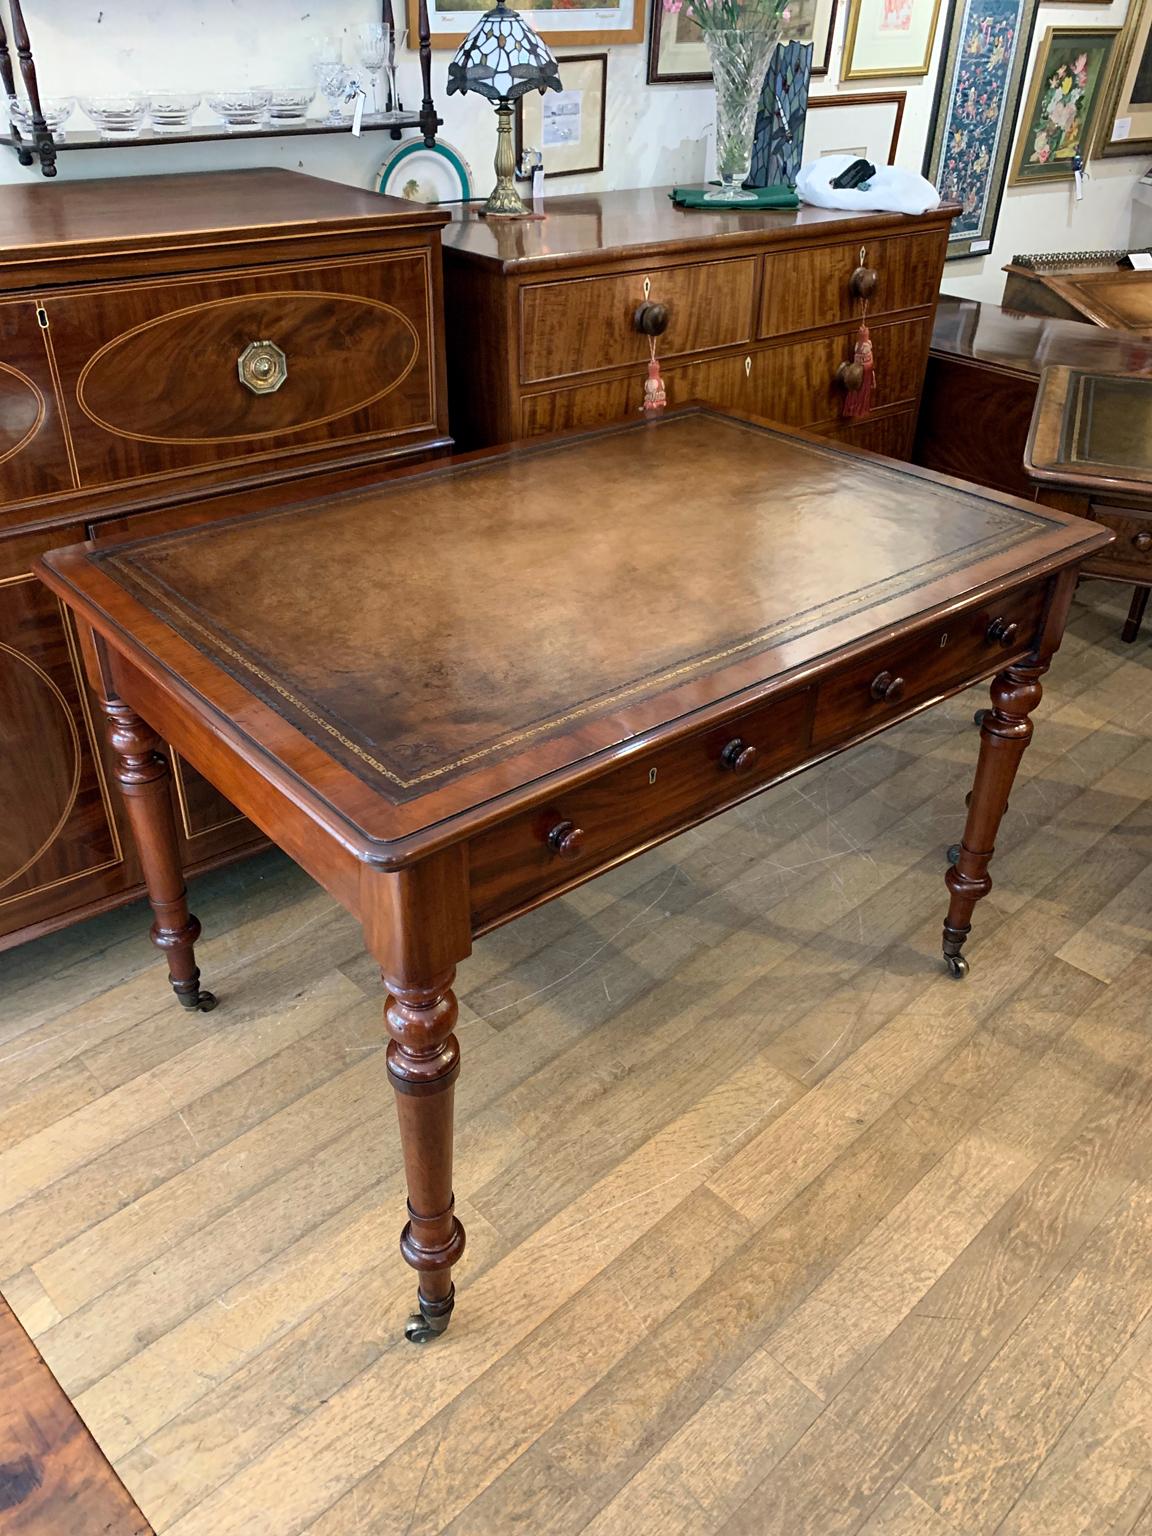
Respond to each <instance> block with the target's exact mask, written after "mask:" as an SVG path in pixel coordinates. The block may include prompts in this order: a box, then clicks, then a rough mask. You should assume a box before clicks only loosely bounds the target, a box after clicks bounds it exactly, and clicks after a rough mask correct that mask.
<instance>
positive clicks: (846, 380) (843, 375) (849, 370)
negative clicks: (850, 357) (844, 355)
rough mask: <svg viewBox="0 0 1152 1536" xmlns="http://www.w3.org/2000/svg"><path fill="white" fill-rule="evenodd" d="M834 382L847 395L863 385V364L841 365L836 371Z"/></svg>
mask: <svg viewBox="0 0 1152 1536" xmlns="http://www.w3.org/2000/svg"><path fill="white" fill-rule="evenodd" d="M836 382H837V384H839V385H840V387H841V389H844V390H846V391H847V392H848V393H849V394H851V393H852V391H853V390H855V389H859V388H860V386H861V385H862V384H863V383H864V364H863V363H841V364H840V366H839V368H837V370H836Z"/></svg>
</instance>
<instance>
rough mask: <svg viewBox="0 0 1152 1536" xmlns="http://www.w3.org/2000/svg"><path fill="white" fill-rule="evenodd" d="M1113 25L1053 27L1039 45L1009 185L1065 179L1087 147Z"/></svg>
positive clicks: (1113, 39)
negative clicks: (1076, 158) (1077, 157)
mask: <svg viewBox="0 0 1152 1536" xmlns="http://www.w3.org/2000/svg"><path fill="white" fill-rule="evenodd" d="M1117 35H1118V34H1117V30H1116V28H1114V27H1049V28H1048V31H1047V32H1046V33H1045V34H1044V41H1043V42H1042V43H1041V45H1040V52H1039V54H1038V55H1037V59H1036V72H1035V74H1034V75H1033V76H1032V86H1031V89H1030V91H1029V93H1028V105H1027V107H1025V109H1024V116H1023V118H1022V119H1021V122H1020V134H1019V137H1018V139H1017V141H1016V160H1015V164H1014V165H1013V168H1012V179H1011V184H1012V185H1013V186H1014V187H1015V186H1022V185H1026V184H1027V183H1029V182H1033V181H1066V180H1068V178H1069V177H1071V175H1072V164H1073V161H1074V159H1075V157H1076V156H1077V155H1080V156H1081V157H1082V158H1083V159H1084V160H1087V158H1088V145H1089V143H1090V137H1089V136H1090V134H1091V132H1092V126H1093V122H1094V119H1095V114H1096V108H1097V104H1098V102H1099V99H1100V88H1101V86H1102V85H1103V83H1104V80H1105V77H1106V75H1107V71H1108V61H1109V59H1110V58H1111V56H1112V49H1113V46H1114V44H1115V42H1116V38H1117Z"/></svg>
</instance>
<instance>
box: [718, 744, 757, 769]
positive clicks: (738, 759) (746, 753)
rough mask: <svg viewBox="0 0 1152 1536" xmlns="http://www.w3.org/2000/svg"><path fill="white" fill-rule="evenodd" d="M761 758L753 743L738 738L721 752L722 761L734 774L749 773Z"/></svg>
mask: <svg viewBox="0 0 1152 1536" xmlns="http://www.w3.org/2000/svg"><path fill="white" fill-rule="evenodd" d="M759 756H760V754H759V752H757V750H756V748H755V747H754V746H752V745H751V743H749V742H747V741H743V740H742V739H741V738H740V737H739V736H736V737H734V738H733V740H732V741H730V742H729V743H728V745H727V746H726V747H725V748H724V750H723V752H721V754H720V761H721V763H722V764H723V766H724V767H725V768H727V769H729V770H730V771H731V772H732V773H747V772H748V770H749V768H751V767H752V766H753V764H754V763H755V761H756V759H757V758H758V757H759Z"/></svg>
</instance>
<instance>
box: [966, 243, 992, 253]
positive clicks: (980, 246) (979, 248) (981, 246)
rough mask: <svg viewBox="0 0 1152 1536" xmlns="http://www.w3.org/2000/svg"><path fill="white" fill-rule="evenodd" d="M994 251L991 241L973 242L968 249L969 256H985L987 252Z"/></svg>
mask: <svg viewBox="0 0 1152 1536" xmlns="http://www.w3.org/2000/svg"><path fill="white" fill-rule="evenodd" d="M991 249H992V242H991V240H973V242H972V244H971V245H970V246H969V247H968V254H969V256H983V255H984V253H985V252H986V251H990V250H991Z"/></svg>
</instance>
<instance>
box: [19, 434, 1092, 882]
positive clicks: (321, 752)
mask: <svg viewBox="0 0 1152 1536" xmlns="http://www.w3.org/2000/svg"><path fill="white" fill-rule="evenodd" d="M1107 538H1108V535H1107V533H1106V532H1102V531H1101V530H1099V529H1097V528H1095V527H1094V526H1093V525H1091V524H1089V523H1087V522H1084V521H1082V520H1080V519H1077V518H1071V517H1069V516H1067V515H1066V514H1063V513H1060V512H1056V511H1053V510H1051V509H1048V508H1040V507H1038V506H1035V505H1029V504H1028V503H1025V502H1022V501H1017V500H1014V499H1012V498H1009V497H1002V496H996V495H994V494H989V493H985V492H980V491H977V490H975V489H972V488H962V487H961V486H960V485H959V484H958V483H955V482H950V481H947V480H945V479H943V478H941V477H937V476H933V475H931V474H930V473H929V472H927V471H923V470H916V469H913V468H911V467H910V466H907V465H902V464H896V463H893V462H889V461H887V460H883V459H880V458H878V457H875V456H871V455H864V456H860V455H857V454H853V453H851V452H849V451H848V450H846V449H843V448H841V447H838V446H836V445H833V444H825V443H822V442H820V441H819V440H816V439H811V438H804V437H802V436H796V435H793V434H790V433H783V432H779V431H776V430H773V429H769V428H767V427H764V426H762V425H759V424H755V423H753V422H750V421H747V420H742V419H739V418H736V417H731V416H724V415H721V414H720V413H717V412H713V411H710V410H707V409H702V408H690V409H688V410H686V411H683V412H677V413H669V414H668V415H667V416H665V417H664V418H663V419H662V420H659V421H655V422H644V421H640V422H636V423H625V424H622V425H620V426H617V427H610V428H605V429H602V430H599V431H596V432H592V433H584V434H581V435H578V436H576V437H572V438H568V439H564V438H559V439H550V440H549V439H545V440H542V441H541V440H537V441H535V442H533V443H530V444H526V445H521V446H519V447H517V448H515V449H512V450H501V451H500V452H498V453H494V454H486V455H481V456H478V457H477V458H476V459H475V460H472V461H468V460H460V461H456V462H449V463H448V464H447V465H445V466H443V467H437V468H432V469H421V470H417V471H413V472H410V473H407V474H403V475H399V476H394V477H393V478H391V479H390V480H388V481H386V482H383V483H381V484H380V485H379V486H375V487H373V488H371V489H369V490H358V491H353V492H348V493H346V494H343V495H339V496H332V497H329V498H327V499H319V500H314V501H311V502H305V503H295V504H291V505H288V506H285V507H283V508H281V509H278V510H273V511H264V512H254V513H251V514H249V515H247V516H243V517H236V518H231V519H228V520H225V521H217V522H211V523H205V524H201V525H199V526H193V527H185V528H182V529H180V530H178V531H175V532H167V533H160V534H155V535H153V536H150V537H145V538H142V539H137V540H134V541H127V542H123V543H116V544H111V545H106V546H99V547H95V548H93V547H91V546H83V547H74V548H72V549H70V550H66V551H56V552H53V553H51V554H49V555H48V556H47V557H46V560H45V565H44V569H43V574H44V575H45V577H46V579H47V580H48V581H49V584H50V585H52V586H53V587H54V588H55V589H56V590H57V591H60V592H62V593H64V594H65V595H66V596H67V599H68V601H69V602H70V603H72V604H73V606H75V607H77V608H78V609H79V610H80V611H81V613H83V614H84V616H85V617H87V618H89V619H90V621H91V622H93V623H94V625H95V626H96V628H97V629H98V630H100V631H102V632H104V633H105V634H107V635H109V636H110V637H111V638H112V640H113V643H114V646H115V648H116V649H117V650H118V651H121V652H123V653H124V654H125V655H126V656H127V657H128V658H129V660H130V661H131V663H132V665H134V666H138V667H139V668H140V670H141V671H144V672H146V673H147V674H148V675H149V676H150V677H152V678H154V679H156V680H158V681H159V682H160V684H161V686H162V687H165V688H166V689H167V690H168V691H169V692H172V691H176V692H177V693H179V694H180V695H181V696H182V698H183V700H184V702H185V703H186V704H188V705H190V706H191V707H194V708H196V709H198V710H199V711H202V712H207V713H208V714H210V715H211V716H212V718H213V721H214V726H213V728H214V730H215V731H216V732H217V734H219V735H221V736H224V737H226V738H227V739H229V740H231V741H233V742H234V743H235V742H241V743H242V744H243V750H244V753H245V754H246V755H247V756H249V758H251V756H252V752H253V749H255V751H256V752H257V754H258V755H259V756H261V758H262V759H263V761H264V762H265V765H266V770H267V772H268V774H269V776H270V777H275V776H276V775H277V774H283V773H287V774H290V775H292V776H293V777H294V779H295V781H296V785H295V788H296V792H297V793H299V789H300V787H301V785H303V787H304V788H306V789H308V790H310V791H311V792H312V794H313V796H314V797H315V801H316V805H317V811H316V814H318V815H319V816H321V817H331V816H332V815H333V814H334V815H335V816H336V818H337V819H338V822H339V824H340V825H341V826H342V827H343V829H344V835H345V837H346V838H347V833H348V830H349V829H351V830H352V832H353V834H354V835H353V837H352V842H353V843H356V842H357V841H359V842H360V844H361V846H363V842H364V840H367V843H368V845H369V851H368V853H367V854H365V855H364V856H368V857H372V856H373V853H372V849H373V848H375V849H376V851H377V853H378V855H379V856H380V858H381V861H382V862H396V861H398V860H399V859H400V857H401V854H403V856H404V857H410V856H412V855H413V854H415V853H418V852H420V851H421V850H422V849H423V848H425V847H427V846H431V844H432V843H434V842H438V841H444V840H445V836H446V835H445V834H443V833H438V834H435V835H434V834H433V833H432V830H431V829H433V828H436V827H437V826H438V825H439V824H442V823H443V822H444V820H445V818H449V817H459V816H462V815H463V816H464V817H465V818H466V819H467V820H468V821H469V822H472V821H478V820H484V819H491V816H492V814H493V813H492V812H491V810H490V809H488V810H485V809H484V808H485V807H486V806H488V807H490V805H491V803H492V801H493V799H494V797H498V796H506V795H508V794H509V793H512V794H515V793H516V792H517V791H522V790H524V789H525V787H526V786H529V785H531V784H532V783H533V781H538V780H539V779H540V778H541V776H542V775H547V774H554V773H557V772H558V771H568V772H571V771H574V770H575V771H579V769H580V766H581V765H585V766H586V765H587V763H588V762H589V760H590V759H591V758H592V757H593V755H594V754H601V755H603V754H605V753H609V754H614V755H616V756H619V755H620V754H621V753H622V752H624V751H627V750H629V749H630V748H631V747H632V746H634V745H635V744H636V743H637V742H639V741H641V740H644V741H650V740H652V739H653V737H660V738H661V739H663V737H664V736H667V737H668V738H669V739H670V738H671V737H674V736H675V735H676V734H678V733H680V734H683V733H684V732H685V731H687V730H688V729H694V728H695V727H696V726H697V725H698V724H699V723H701V720H702V719H703V718H707V717H708V716H709V712H711V714H716V713H717V712H718V711H721V710H722V709H723V707H724V701H725V700H730V699H731V697H732V696H733V695H734V694H737V693H739V694H741V695H742V698H746V699H747V700H749V701H750V700H751V699H753V698H756V697H759V696H761V695H763V694H765V693H767V692H771V691H772V690H773V689H778V688H782V687H786V686H791V684H792V683H793V682H794V681H796V680H797V678H798V677H799V676H801V675H807V674H809V673H811V672H812V671H814V670H816V669H817V668H822V667H826V666H828V665H830V664H832V662H834V661H835V660H838V659H840V657H841V656H842V655H843V654H845V650H846V648H847V650H848V651H854V652H856V653H858V652H859V651H860V650H861V649H862V648H863V647H864V646H865V645H867V644H868V643H870V642H873V643H874V642H875V640H876V638H877V636H879V635H885V634H888V633H895V632H897V631H898V630H899V629H900V628H901V627H907V626H908V624H909V623H910V622H912V621H914V620H915V619H916V618H917V617H919V616H922V615H926V614H929V613H940V612H946V611H948V609H949V607H950V606H956V605H958V604H960V603H962V602H964V601H966V600H971V598H972V596H973V594H974V593H976V592H987V591H993V590H996V589H997V588H1005V587H1007V586H1009V585H1011V584H1013V583H1018V582H1019V580H1020V579H1021V576H1022V574H1024V573H1031V572H1033V571H1035V572H1037V573H1038V572H1040V571H1042V570H1050V569H1054V568H1056V567H1058V566H1062V565H1068V564H1071V563H1074V562H1076V561H1078V560H1080V559H1082V558H1084V557H1085V556H1087V555H1089V554H1090V553H1091V552H1092V550H1093V549H1095V548H1096V547H1098V546H1099V545H1101V544H1103V543H1105V542H1107ZM701 712H703V713H702V714H701ZM689 717H692V718H689ZM262 771H264V770H262ZM458 827H459V824H457V827H456V830H458ZM380 841H385V842H388V843H390V844H392V845H393V846H392V847H390V848H389V849H387V850H380V849H379V842H380Z"/></svg>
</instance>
